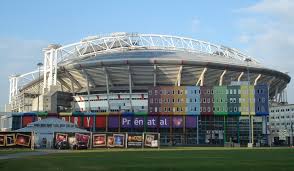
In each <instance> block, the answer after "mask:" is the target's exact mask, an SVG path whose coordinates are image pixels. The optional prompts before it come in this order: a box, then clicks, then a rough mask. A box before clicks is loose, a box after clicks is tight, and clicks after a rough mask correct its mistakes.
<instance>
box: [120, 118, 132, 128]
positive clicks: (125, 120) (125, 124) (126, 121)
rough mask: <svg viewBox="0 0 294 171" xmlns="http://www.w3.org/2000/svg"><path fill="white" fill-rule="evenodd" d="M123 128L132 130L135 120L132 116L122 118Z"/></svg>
mask: <svg viewBox="0 0 294 171" xmlns="http://www.w3.org/2000/svg"><path fill="white" fill-rule="evenodd" d="M120 123H121V127H122V128H132V127H133V120H132V117H131V116H122V117H121V122H120Z"/></svg>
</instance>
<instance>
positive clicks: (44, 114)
mask: <svg viewBox="0 0 294 171" xmlns="http://www.w3.org/2000/svg"><path fill="white" fill-rule="evenodd" d="M36 114H37V116H47V115H48V112H36Z"/></svg>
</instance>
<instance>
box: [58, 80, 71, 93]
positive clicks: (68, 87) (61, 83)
mask: <svg viewBox="0 0 294 171" xmlns="http://www.w3.org/2000/svg"><path fill="white" fill-rule="evenodd" d="M57 79H58V81H59V82H60V85H62V86H64V87H66V88H67V89H68V90H69V91H70V90H71V89H72V88H71V87H70V86H69V85H68V84H67V83H66V82H65V81H64V80H63V79H62V78H57Z"/></svg>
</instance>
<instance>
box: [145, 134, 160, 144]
mask: <svg viewBox="0 0 294 171" xmlns="http://www.w3.org/2000/svg"><path fill="white" fill-rule="evenodd" d="M144 146H145V147H150V148H158V147H159V134H158V133H145V134H144Z"/></svg>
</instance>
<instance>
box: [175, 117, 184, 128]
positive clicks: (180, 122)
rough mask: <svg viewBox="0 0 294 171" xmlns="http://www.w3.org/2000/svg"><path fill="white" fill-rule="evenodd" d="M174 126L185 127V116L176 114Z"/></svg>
mask: <svg viewBox="0 0 294 171" xmlns="http://www.w3.org/2000/svg"><path fill="white" fill-rule="evenodd" d="M173 128H183V117H182V116H174V117H173Z"/></svg>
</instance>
